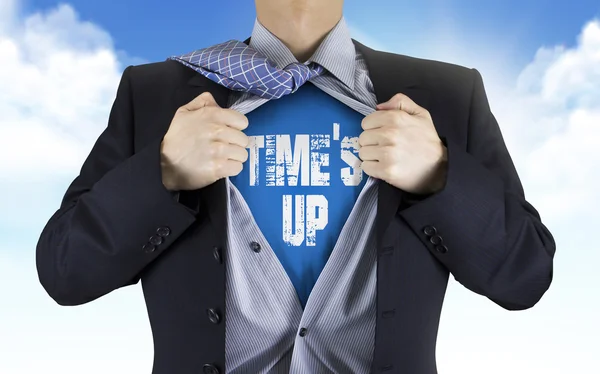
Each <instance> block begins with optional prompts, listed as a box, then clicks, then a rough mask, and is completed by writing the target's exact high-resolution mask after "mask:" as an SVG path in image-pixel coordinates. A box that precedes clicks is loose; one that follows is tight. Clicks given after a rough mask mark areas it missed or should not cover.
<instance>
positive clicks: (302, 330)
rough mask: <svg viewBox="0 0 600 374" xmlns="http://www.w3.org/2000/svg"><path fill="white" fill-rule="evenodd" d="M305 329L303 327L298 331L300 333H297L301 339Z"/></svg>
mask: <svg viewBox="0 0 600 374" xmlns="http://www.w3.org/2000/svg"><path fill="white" fill-rule="evenodd" d="M306 332H307V331H306V329H305V328H304V327H303V328H301V329H300V332H299V333H298V335H300V336H301V337H304V336H305V335H306Z"/></svg>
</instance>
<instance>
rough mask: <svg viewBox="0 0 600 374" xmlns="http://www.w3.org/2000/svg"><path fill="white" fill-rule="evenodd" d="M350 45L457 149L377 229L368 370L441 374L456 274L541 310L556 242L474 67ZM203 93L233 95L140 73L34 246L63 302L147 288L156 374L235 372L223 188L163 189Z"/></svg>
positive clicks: (171, 74)
mask: <svg viewBox="0 0 600 374" xmlns="http://www.w3.org/2000/svg"><path fill="white" fill-rule="evenodd" d="M353 42H354V44H355V46H356V48H357V49H359V50H360V53H361V54H362V56H363V57H364V59H365V61H366V64H367V66H368V69H369V74H370V78H371V80H372V82H373V87H374V90H375V94H376V96H377V100H378V102H384V101H387V100H388V99H390V98H391V97H392V96H393V95H394V94H396V93H404V94H406V95H408V96H409V97H410V98H412V99H413V100H414V101H415V102H416V103H417V104H419V105H420V106H422V107H424V108H426V109H427V110H428V111H429V112H430V113H431V116H432V119H433V122H434V124H435V126H436V130H437V132H438V134H439V136H440V138H441V139H442V140H443V142H444V144H445V145H446V147H447V149H448V175H447V181H446V184H445V186H444V188H443V189H442V190H441V191H440V192H438V193H435V194H433V195H431V196H428V197H426V198H424V199H421V200H419V201H416V202H415V201H414V199H411V196H410V194H407V193H406V192H404V191H402V190H400V189H397V188H395V187H393V186H391V185H389V184H387V183H385V182H383V181H379V182H378V183H379V185H378V192H377V193H378V196H377V197H378V203H377V204H378V205H377V216H376V222H375V232H374V235H375V238H376V248H377V263H378V267H377V297H376V310H377V317H376V318H377V320H376V331H375V347H374V356H373V361H372V364H371V370H370V371H371V373H414V374H435V373H437V369H436V362H435V348H436V338H437V331H438V324H439V318H440V313H441V308H442V303H443V299H444V295H445V292H446V287H447V283H448V279H449V275H450V274H452V275H453V276H454V278H455V279H456V280H457V281H458V282H460V283H461V284H462V285H464V286H465V287H467V288H468V289H470V290H472V291H473V292H476V293H478V294H480V295H482V296H485V297H487V298H489V299H490V300H492V301H493V302H495V303H496V304H498V305H499V306H501V307H503V308H505V309H509V310H520V309H526V308H530V307H532V306H533V305H535V304H536V303H537V302H538V301H539V300H540V298H541V297H542V295H543V294H544V293H545V291H546V290H547V289H548V287H549V286H550V283H551V280H552V260H553V256H554V252H555V242H554V239H553V237H552V235H551V233H550V232H549V231H548V229H547V228H546V227H545V226H544V225H543V224H542V222H541V220H540V217H539V214H538V212H537V211H536V210H535V208H534V207H533V206H532V205H531V204H530V203H528V202H527V201H526V199H525V197H524V192H523V188H522V185H521V182H520V180H519V177H518V175H517V172H516V170H515V167H514V165H513V162H512V160H511V157H510V155H509V153H508V151H507V149H506V146H505V143H504V141H503V138H502V134H501V132H500V129H499V126H498V124H497V122H496V120H495V118H494V116H493V114H492V113H491V111H490V107H489V104H488V100H487V97H486V94H485V89H484V85H483V82H482V78H481V75H480V74H479V72H478V71H477V70H474V69H467V68H464V67H460V66H456V65H452V64H446V63H441V62H436V61H429V60H423V59H417V58H412V57H408V56H403V55H398V54H392V53H386V52H381V51H375V50H373V49H370V48H368V47H367V46H364V45H363V44H361V43H359V42H357V41H355V40H354V41H353ZM203 92H210V93H211V94H212V95H213V96H214V97H215V99H216V101H217V103H218V104H219V105H220V106H222V107H225V106H226V104H227V102H228V95H229V94H230V91H229V90H227V89H226V88H224V87H222V86H219V85H217V84H216V83H214V82H212V81H210V80H208V79H206V78H204V77H202V76H201V75H199V74H198V73H196V72H194V71H193V70H191V69H189V68H187V67H185V66H183V65H181V64H179V63H177V62H174V61H165V62H159V63H153V64H146V65H140V66H129V67H127V68H126V69H125V71H124V73H123V75H122V78H121V82H120V84H119V88H118V91H117V97H116V99H115V102H114V105H113V107H112V110H111V113H110V116H109V120H108V126H107V128H106V129H105V131H104V132H103V133H102V134H101V135H100V137H99V139H98V140H97V142H96V144H95V145H94V147H93V149H92V151H91V153H90V155H89V156H88V158H87V159H86V161H85V163H84V164H83V166H82V169H81V172H80V174H79V175H78V176H77V177H76V178H75V180H74V181H73V182H72V183H71V185H70V186H69V188H68V190H67V191H66V193H65V196H64V198H63V200H62V203H61V206H60V208H59V209H58V210H57V212H56V213H55V214H54V215H53V216H52V217H51V218H50V220H49V221H48V223H47V225H46V226H45V227H44V230H43V231H42V233H41V236H40V238H39V241H38V244H37V258H36V261H37V269H38V274H39V278H40V282H41V283H42V285H43V287H44V288H45V289H46V291H47V292H48V294H49V295H50V296H51V297H52V298H53V299H54V300H55V301H56V302H57V303H59V304H61V305H79V304H84V303H87V302H90V301H92V300H95V299H97V298H99V297H101V296H103V295H105V294H107V293H109V292H111V291H113V290H115V289H118V288H121V287H124V286H127V285H132V284H136V283H138V282H139V281H140V280H141V283H142V288H143V293H144V297H145V300H146V305H147V310H148V317H149V320H150V324H151V327H152V333H153V339H154V349H155V355H154V366H153V373H154V374H172V373H177V374H187V373H190V374H191V373H200V372H204V373H208V374H215V373H223V372H224V370H223V368H224V361H225V325H226V318H227V314H226V309H225V274H226V269H225V266H224V264H225V261H224V259H225V258H226V256H227V255H228V254H227V251H226V250H225V243H224V241H225V238H226V228H227V221H226V197H227V195H226V194H227V186H226V180H219V181H217V182H216V183H214V184H212V185H210V186H207V187H205V188H202V189H199V190H194V191H181V192H180V193H179V199H178V200H176V199H174V198H173V194H172V193H170V192H169V191H167V190H166V189H165V188H164V186H163V184H162V183H161V169H160V146H161V141H162V138H163V137H164V135H165V133H166V131H167V130H168V127H169V124H170V122H171V120H172V118H173V115H174V114H175V111H176V110H177V108H179V107H180V106H182V105H184V104H186V103H188V102H189V101H191V100H192V99H193V98H194V97H196V96H198V95H199V94H201V93H203ZM340 313H341V312H340ZM264 318H266V319H268V318H269V316H268V315H265V316H264Z"/></svg>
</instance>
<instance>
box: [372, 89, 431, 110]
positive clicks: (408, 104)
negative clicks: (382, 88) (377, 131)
mask: <svg viewBox="0 0 600 374" xmlns="http://www.w3.org/2000/svg"><path fill="white" fill-rule="evenodd" d="M377 109H378V110H390V109H397V110H402V111H404V112H407V113H409V114H412V115H419V114H423V113H425V112H426V110H425V109H424V108H422V107H420V106H419V105H417V103H415V102H414V101H412V99H411V98H410V97H408V96H406V95H404V94H401V93H398V94H395V95H394V96H392V98H391V99H389V100H388V101H386V102H385V103H381V104H377Z"/></svg>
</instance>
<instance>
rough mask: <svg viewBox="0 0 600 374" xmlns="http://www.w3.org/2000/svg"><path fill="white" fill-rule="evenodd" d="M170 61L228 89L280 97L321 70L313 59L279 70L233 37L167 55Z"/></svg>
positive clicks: (294, 89) (268, 97)
mask: <svg viewBox="0 0 600 374" xmlns="http://www.w3.org/2000/svg"><path fill="white" fill-rule="evenodd" d="M169 60H174V61H178V62H180V63H182V64H184V65H186V66H188V67H190V68H192V69H194V70H196V71H197V72H198V73H200V74H202V75H203V76H205V77H206V78H208V79H210V80H212V81H214V82H216V83H218V84H220V85H223V86H225V87H227V88H229V89H231V90H235V91H246V92H250V93H253V94H255V95H258V96H260V97H263V98H266V99H279V98H280V97H282V96H284V95H288V94H290V93H293V92H295V91H297V90H298V89H299V88H300V87H301V86H302V85H303V84H304V83H306V82H307V81H309V80H311V79H312V78H314V77H316V76H318V75H320V74H322V73H323V72H324V68H323V67H322V66H321V65H319V64H317V63H315V62H311V63H309V64H302V63H299V62H293V63H291V64H289V65H287V66H286V67H285V68H284V69H279V68H277V67H276V66H275V64H273V63H272V62H271V61H270V60H269V59H268V58H266V57H265V56H263V55H262V54H261V53H259V52H258V51H256V50H254V49H253V48H251V47H250V46H248V45H247V44H244V43H242V42H239V41H236V40H230V41H228V42H225V43H221V44H217V45H215V46H212V47H208V48H204V49H200V50H197V51H193V52H191V53H187V54H185V55H181V56H173V57H169Z"/></svg>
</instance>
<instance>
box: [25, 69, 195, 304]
mask: <svg viewBox="0 0 600 374" xmlns="http://www.w3.org/2000/svg"><path fill="white" fill-rule="evenodd" d="M131 69H132V67H131V66H130V67H128V68H127V69H125V71H124V72H123V75H122V77H121V81H120V84H119V88H118V91H117V96H116V99H115V101H114V104H113V106H112V109H111V112H110V116H109V121H108V126H107V127H106V129H105V130H104V132H103V133H102V134H101V135H100V137H99V138H98V140H97V141H96V144H95V145H94V147H93V149H92V151H91V152H90V154H89V156H88V157H87V159H86V160H85V162H84V164H83V166H82V168H81V171H80V174H79V176H77V178H75V180H74V181H73V182H72V183H71V185H70V186H69V188H68V189H67V191H66V193H65V195H64V198H63V200H62V203H61V206H60V208H59V209H58V211H56V213H55V214H54V215H53V216H52V217H51V218H50V220H49V221H48V223H47V224H46V226H45V227H44V229H43V231H42V233H41V235H40V238H39V241H38V244H37V248H36V264H37V270H38V275H39V279H40V282H41V284H42V285H43V287H44V288H45V289H46V291H47V292H48V294H49V295H50V296H51V297H52V298H53V299H54V300H55V301H56V302H57V303H59V304H61V305H78V304H83V303H86V302H89V301H91V300H94V299H96V298H98V297H100V296H102V295H105V294H107V293H109V292H111V291H112V290H115V289H117V288H119V287H123V286H126V285H130V284H135V283H137V282H138V281H139V279H140V275H141V272H142V270H143V269H144V268H145V267H146V266H148V265H149V264H150V263H152V261H154V260H155V259H156V258H157V257H158V256H160V255H161V253H163V252H164V251H166V250H167V249H168V248H169V246H170V245H171V244H172V243H173V242H174V241H175V240H176V239H177V237H179V236H180V235H181V234H182V233H183V231H185V230H186V229H187V228H188V227H189V226H190V225H191V224H192V223H193V222H194V221H195V220H196V217H195V213H196V211H195V210H193V209H190V208H189V207H187V206H185V205H183V204H182V203H180V202H178V199H177V197H178V196H177V195H178V194H176V193H175V196H174V194H173V193H171V192H169V191H168V190H167V189H166V188H165V187H164V185H163V184H162V175H161V168H160V144H161V141H162V137H161V138H157V139H154V140H153V141H152V142H151V143H150V144H148V145H147V146H146V147H145V148H144V149H142V150H140V151H139V152H137V153H135V154H134V146H133V144H134V139H133V136H134V134H133V106H132V100H131V95H132V94H133V93H132V86H131V83H130V75H131ZM159 228H162V229H161V232H162V234H163V237H162V243H161V244H159V245H156V246H155V247H154V250H153V251H149V250H148V249H152V248H153V247H152V246H151V245H146V244H147V243H148V242H149V238H150V237H152V236H156V234H157V230H158V229H159ZM165 232H168V235H167V236H164V235H165ZM155 239H156V238H155ZM155 243H156V242H155Z"/></svg>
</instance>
